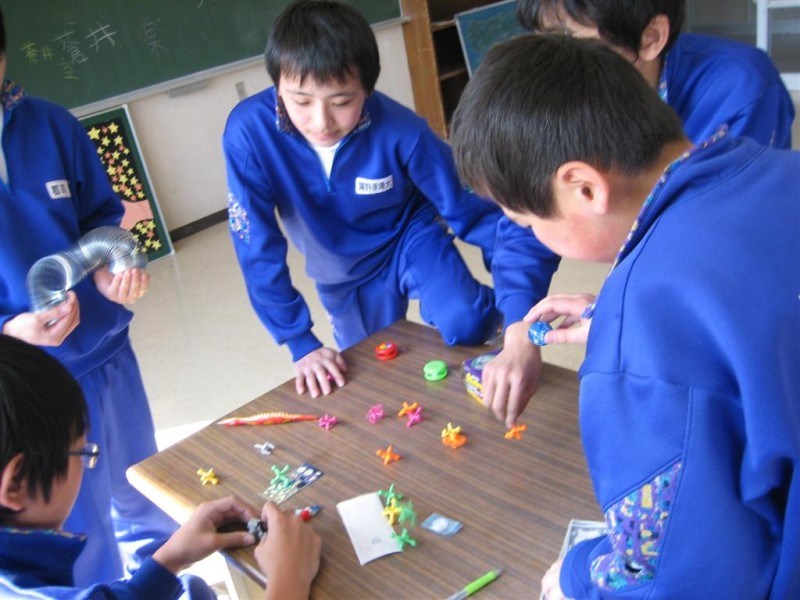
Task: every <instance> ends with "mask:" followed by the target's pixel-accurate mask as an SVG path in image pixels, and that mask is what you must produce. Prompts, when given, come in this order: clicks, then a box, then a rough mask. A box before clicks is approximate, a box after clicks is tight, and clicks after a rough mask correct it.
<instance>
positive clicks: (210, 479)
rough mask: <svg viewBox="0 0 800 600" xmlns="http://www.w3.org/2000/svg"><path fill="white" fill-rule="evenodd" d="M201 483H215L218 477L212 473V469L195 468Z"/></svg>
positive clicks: (217, 481)
mask: <svg viewBox="0 0 800 600" xmlns="http://www.w3.org/2000/svg"><path fill="white" fill-rule="evenodd" d="M197 474H198V475H200V483H201V484H202V485H217V484H218V483H219V478H218V477H217V476H216V475H215V474H214V469H197Z"/></svg>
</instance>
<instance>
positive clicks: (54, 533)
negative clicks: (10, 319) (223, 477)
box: [0, 335, 320, 600]
mask: <svg viewBox="0 0 800 600" xmlns="http://www.w3.org/2000/svg"><path fill="white" fill-rule="evenodd" d="M87 426H88V415H87V411H86V404H85V402H84V400H83V392H82V391H81V388H80V386H79V385H78V383H77V382H76V381H75V379H73V377H72V376H71V375H70V374H69V372H68V371H67V370H66V369H65V368H64V367H63V366H62V365H61V364H60V363H59V362H58V361H57V360H56V359H55V358H53V357H52V356H50V355H48V354H47V353H45V352H44V351H42V350H40V349H39V348H37V347H36V346H32V345H29V344H27V343H25V342H23V341H21V340H18V339H16V338H13V337H10V336H6V335H0V597H3V598H17V597H26V598H28V597H34V596H35V597H37V598H42V597H47V598H57V599H67V598H76V599H77V598H131V599H134V598H135V599H141V600H158V599H159V598H176V597H177V596H178V595H179V594H180V593H181V591H182V588H183V591H185V592H186V597H188V598H190V599H201V600H208V599H210V598H215V597H216V596H215V595H214V594H213V592H212V591H211V590H210V588H208V586H207V585H206V584H205V583H204V582H203V581H202V580H200V579H199V578H197V577H192V576H182V577H181V578H180V579H179V578H178V577H176V573H177V572H178V571H180V570H181V569H183V568H185V567H186V566H188V565H189V564H191V563H192V562H195V561H197V560H200V559H202V558H205V557H206V556H208V555H209V554H211V553H212V552H215V551H217V550H221V549H224V548H234V547H239V546H247V545H250V544H253V543H254V542H255V539H254V538H253V536H252V535H251V534H250V533H246V532H241V531H239V532H230V533H220V532H218V531H217V528H218V527H219V526H220V525H222V524H224V523H227V522H246V521H247V520H249V519H250V518H252V517H253V510H252V509H251V508H250V507H248V506H246V505H245V504H243V503H242V502H241V501H240V500H238V499H236V498H232V497H230V498H222V499H219V500H216V501H213V502H207V503H205V504H203V505H201V506H200V507H199V508H198V509H197V510H196V511H195V513H194V514H193V515H192V516H191V517H190V518H189V520H188V521H187V522H186V523H185V524H184V525H183V526H182V527H181V528H180V529H178V531H177V532H175V534H173V536H172V537H171V538H170V539H169V540H167V541H166V542H163V545H161V544H162V542H157V543H156V542H154V543H152V544H150V547H149V548H148V549H145V548H142V549H140V551H141V552H142V553H143V554H147V556H148V558H146V559H145V560H144V561H143V562H142V564H141V566H140V567H139V569H138V570H137V571H136V572H135V573H134V574H133V576H132V577H131V579H129V580H125V581H117V582H114V583H110V584H96V585H93V586H91V587H89V588H86V589H80V588H78V587H75V583H74V573H73V569H74V565H75V561H76V560H77V558H78V556H79V554H80V552H81V550H82V549H83V548H84V546H85V544H86V537H85V536H84V535H81V534H71V533H67V532H65V531H62V525H63V523H64V520H65V519H66V518H67V515H68V514H69V511H70V509H71V508H72V505H73V504H74V502H75V499H76V497H77V495H78V488H79V487H80V485H81V479H82V476H83V469H84V468H86V469H93V468H94V467H95V466H96V464H97V463H98V461H100V460H103V457H102V455H101V450H102V449H101V448H99V447H98V446H97V444H93V443H87V442H86V433H87V431H86V430H87ZM261 517H262V519H264V520H265V521H267V522H268V523H269V527H270V534H269V535H268V536H265V537H264V539H263V540H262V541H261V543H260V544H259V546H258V548H257V549H256V558H257V559H258V562H259V565H260V566H261V568H262V569H263V570H264V572H265V573H268V574H269V579H270V583H269V586H268V589H267V598H287V597H292V598H300V597H307V596H308V591H309V586H310V584H311V580H312V579H313V578H314V575H315V574H316V571H317V568H318V566H319V550H320V539H319V536H317V535H316V534H315V533H313V530H312V529H311V528H310V527H309V526H308V525H307V524H305V523H303V522H302V521H301V520H300V519H298V518H296V517H294V515H286V514H285V513H283V512H282V511H280V510H279V509H278V508H277V507H276V506H275V505H274V504H272V503H268V504H266V505H265V506H264V508H263V510H262V515H261ZM148 550H149V553H148Z"/></svg>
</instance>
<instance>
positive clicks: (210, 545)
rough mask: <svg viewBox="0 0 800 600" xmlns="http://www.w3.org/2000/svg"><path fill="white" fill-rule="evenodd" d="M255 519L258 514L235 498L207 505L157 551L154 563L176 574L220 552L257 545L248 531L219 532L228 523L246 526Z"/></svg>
mask: <svg viewBox="0 0 800 600" xmlns="http://www.w3.org/2000/svg"><path fill="white" fill-rule="evenodd" d="M254 516H256V513H255V511H254V510H253V509H252V508H251V507H250V506H247V505H246V504H245V503H244V502H242V501H241V500H239V499H238V498H236V497H234V496H228V497H227V498H220V499H219V500H214V501H212V502H204V503H203V504H201V505H200V506H198V507H197V510H195V511H194V513H192V516H191V517H189V520H188V521H186V523H184V524H183V525H181V526H180V528H179V529H178V530H177V531H176V532H175V533H173V534H172V536H171V537H170V538H169V539H168V540H167V541H166V542H165V543H164V545H163V546H161V547H160V548H159V549H158V550H156V551H155V553H154V554H153V559H154V560H156V561H157V562H158V563H159V564H161V566H163V567H164V568H165V569H168V570H169V571H171V572H173V573H177V572H178V571H180V570H181V569H184V568H186V567H187V566H189V565H190V564H192V563H194V562H197V561H198V560H201V559H203V558H205V557H206V556H208V555H209V554H212V553H213V552H216V551H217V550H223V549H225V548H238V547H241V546H249V545H251V544H254V543H255V541H256V540H255V538H254V537H253V534H251V533H249V532H247V531H229V532H220V531H218V530H219V528H220V527H221V526H222V525H225V524H226V523H230V522H242V523H247V521H249V520H250V519H252V518H253V517H254Z"/></svg>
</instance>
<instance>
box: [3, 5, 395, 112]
mask: <svg viewBox="0 0 800 600" xmlns="http://www.w3.org/2000/svg"><path fill="white" fill-rule="evenodd" d="M345 1H347V0H345ZM348 3H349V4H352V5H354V6H356V8H358V9H359V10H360V11H361V13H362V14H363V15H364V16H365V17H366V18H367V20H368V21H369V22H370V23H372V24H376V23H380V22H382V21H387V20H391V19H396V18H399V17H400V3H399V0H350V1H349V2H348ZM287 4H289V0H5V1H4V2H3V15H4V18H5V26H6V38H7V44H6V56H7V59H8V70H7V77H9V78H11V79H14V80H15V81H16V82H17V83H19V84H20V85H22V87H23V88H24V89H25V90H26V91H27V92H28V93H30V94H32V95H35V96H39V97H42V98H46V99H48V100H51V101H53V102H56V103H58V104H61V105H62V106H66V107H67V108H76V107H80V106H85V105H88V104H92V103H97V102H98V101H101V100H104V99H107V98H112V97H115V96H120V95H123V94H126V93H129V92H132V91H136V90H145V89H147V88H150V87H152V86H155V85H157V84H162V83H164V82H172V81H175V82H176V85H179V84H180V81H181V79H182V78H184V77H186V76H190V75H195V74H198V73H203V72H206V71H213V70H216V69H219V68H220V67H224V66H227V65H233V64H235V63H237V62H240V61H242V60H245V59H250V58H252V57H257V56H259V55H262V54H263V52H264V46H265V44H266V39H267V31H268V29H269V26H270V24H271V23H272V22H273V20H274V19H275V17H276V16H277V15H278V14H279V13H280V11H281V10H283V9H284V8H285V7H286V5H287Z"/></svg>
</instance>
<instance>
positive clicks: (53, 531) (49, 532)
mask: <svg viewBox="0 0 800 600" xmlns="http://www.w3.org/2000/svg"><path fill="white" fill-rule="evenodd" d="M0 532H3V533H13V534H14V535H52V536H54V537H62V538H67V539H73V538H77V539H79V540H83V539H86V535H85V534H83V533H70V532H69V531H59V530H56V529H27V528H24V529H23V528H19V527H0Z"/></svg>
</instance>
